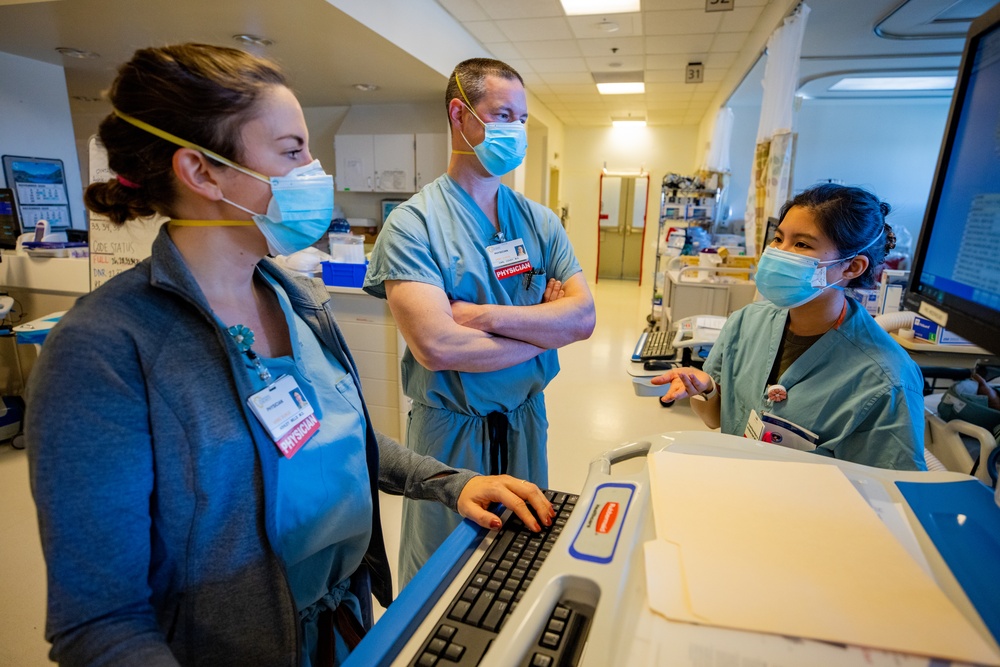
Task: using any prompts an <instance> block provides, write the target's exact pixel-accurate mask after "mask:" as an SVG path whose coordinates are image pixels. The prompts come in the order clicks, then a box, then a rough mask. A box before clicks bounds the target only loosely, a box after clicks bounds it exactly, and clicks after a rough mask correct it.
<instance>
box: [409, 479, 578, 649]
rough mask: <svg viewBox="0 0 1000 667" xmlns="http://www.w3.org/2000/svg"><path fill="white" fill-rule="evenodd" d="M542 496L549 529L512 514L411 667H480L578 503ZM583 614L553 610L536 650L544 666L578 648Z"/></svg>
mask: <svg viewBox="0 0 1000 667" xmlns="http://www.w3.org/2000/svg"><path fill="white" fill-rule="evenodd" d="M545 496H546V497H547V498H548V499H549V502H551V503H552V507H553V509H555V511H556V517H555V519H553V521H552V526H551V527H549V528H546V527H545V526H544V525H542V530H541V532H538V533H534V532H532V531H531V530H529V529H528V528H527V527H526V526H525V525H524V523H522V522H521V520H520V519H519V518H517V516H516V515H514V514H511V515H510V517H509V518H508V519H507V521H506V523H504V525H503V528H501V529H500V531H499V532H498V533H497V536H496V539H494V540H493V543H492V544H491V545H490V546H489V548H488V549H487V550H486V553H485V554H484V555H483V557H482V558H481V559H480V561H479V563H478V565H477V566H476V568H475V570H473V572H472V574H471V575H470V576H469V578H468V579H467V580H466V581H465V583H464V584H463V586H462V588H461V589H460V590H459V592H458V594H457V595H456V596H455V597H454V599H453V600H452V602H451V604H449V605H448V609H447V610H446V611H445V612H444V614H443V615H442V616H441V618H440V619H439V620H438V623H437V625H435V627H434V631H433V632H432V633H431V634H430V637H429V638H428V639H427V640H426V641H425V642H424V643H423V645H421V647H420V650H419V651H417V653H416V656H415V657H414V658H413V661H412V662H410V665H414V666H416V667H433V666H434V665H449V666H451V665H456V664H457V665H478V664H479V662H480V661H481V660H482V659H483V656H484V655H485V654H486V651H487V650H488V649H489V647H490V644H491V643H492V642H493V640H494V639H495V638H496V636H497V634H499V632H500V630H501V629H502V628H503V625H504V623H505V622H506V620H507V618H508V616H510V614H511V613H512V612H513V611H514V609H515V608H517V603H518V602H519V601H520V600H521V598H522V597H523V596H524V593H525V591H526V590H527V588H528V586H529V585H530V584H531V582H532V580H533V579H534V578H535V573H537V572H538V568H540V567H541V566H542V563H543V562H544V561H545V559H546V557H547V556H548V555H549V553H550V552H551V551H552V545H553V544H554V543H555V541H556V540H557V539H559V536H560V535H561V534H562V531H563V528H564V527H565V526H566V521H567V520H568V519H569V515H570V514H571V513H572V511H573V508H574V507H576V501H577V498H578V496H575V495H569V494H566V493H559V492H556V491H545ZM585 611H586V610H581V609H577V608H576V605H573V604H567V605H562V604H560V605H557V606H556V608H555V609H554V610H553V612H552V618H550V620H549V622H548V623H547V624H546V628H545V631H544V632H543V633H542V636H541V637H540V638H539V640H538V647H536V649H537V650H536V653H535V655H538V656H541V659H542V664H548V665H552V666H553V667H555V665H558V664H565V663H564V661H562V660H561V658H562V656H563V654H566V655H570V654H572V653H573V652H574V650H575V649H576V648H578V647H577V646H576V642H574V641H573V636H575V635H576V634H579V633H580V632H585V630H586V629H587V626H589V618H587V616H588V614H586V613H585ZM590 615H592V614H590ZM564 639H565V641H563V640H564ZM545 658H548V662H546V661H545ZM533 659H534V657H533V656H529V661H530V660H533ZM529 664H531V663H530V662H529Z"/></svg>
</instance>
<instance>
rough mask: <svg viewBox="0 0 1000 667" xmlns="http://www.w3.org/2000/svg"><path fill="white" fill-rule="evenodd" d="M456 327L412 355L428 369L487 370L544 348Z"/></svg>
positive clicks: (532, 355) (525, 358) (508, 364)
mask: <svg viewBox="0 0 1000 667" xmlns="http://www.w3.org/2000/svg"><path fill="white" fill-rule="evenodd" d="M458 329H459V331H455V332H454V333H453V335H451V336H446V337H444V338H442V339H441V340H439V341H436V342H434V343H430V344H425V345H423V346H422V349H421V354H418V353H417V351H416V350H413V356H414V357H416V359H417V361H418V362H420V365H422V366H424V367H425V368H427V369H428V370H432V371H444V370H449V371H460V372H463V373H488V372H491V371H498V370H502V369H504V368H510V367H511V366H516V365H517V364H520V363H522V362H525V361H528V360H529V359H534V358H535V357H536V356H538V355H539V354H540V353H542V352H544V351H545V349H544V348H542V347H538V346H536V345H532V344H530V343H525V342H524V341H520V340H514V339H512V338H504V337H502V336H494V335H492V334H488V333H485V332H482V331H478V330H476V329H470V328H468V327H458ZM462 330H464V331H462ZM412 349H413V348H411V350H412ZM421 357H423V358H421Z"/></svg>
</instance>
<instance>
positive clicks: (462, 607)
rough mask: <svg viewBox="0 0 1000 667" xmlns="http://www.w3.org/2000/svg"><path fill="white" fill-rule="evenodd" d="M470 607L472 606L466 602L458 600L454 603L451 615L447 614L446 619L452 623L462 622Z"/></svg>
mask: <svg viewBox="0 0 1000 667" xmlns="http://www.w3.org/2000/svg"><path fill="white" fill-rule="evenodd" d="M471 607H472V605H471V604H469V603H468V602H466V601H464V600H459V601H458V602H456V603H455V606H454V607H453V608H452V610H451V613H450V614H448V618H450V619H451V620H453V621H464V620H465V615H466V614H468V613H469V609H470V608H471Z"/></svg>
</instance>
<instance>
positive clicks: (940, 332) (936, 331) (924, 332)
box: [913, 315, 972, 345]
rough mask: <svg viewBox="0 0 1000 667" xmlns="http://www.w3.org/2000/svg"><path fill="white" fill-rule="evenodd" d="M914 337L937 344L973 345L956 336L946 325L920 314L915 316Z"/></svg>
mask: <svg viewBox="0 0 1000 667" xmlns="http://www.w3.org/2000/svg"><path fill="white" fill-rule="evenodd" d="M913 337H914V338H916V339H918V340H922V341H924V342H926V343H933V344H935V345H972V343H970V342H969V341H967V340H965V339H964V338H962V337H961V336H956V335H955V334H953V333H950V332H949V331H948V330H947V329H945V328H944V327H942V326H939V325H938V324H935V323H934V322H931V321H930V320H928V319H925V318H923V317H920V316H919V315H918V316H917V317H914V318H913Z"/></svg>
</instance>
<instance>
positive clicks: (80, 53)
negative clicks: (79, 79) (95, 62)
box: [56, 46, 101, 60]
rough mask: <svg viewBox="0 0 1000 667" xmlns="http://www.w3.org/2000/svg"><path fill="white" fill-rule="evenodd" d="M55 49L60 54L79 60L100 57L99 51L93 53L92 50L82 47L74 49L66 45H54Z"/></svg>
mask: <svg viewBox="0 0 1000 667" xmlns="http://www.w3.org/2000/svg"><path fill="white" fill-rule="evenodd" d="M56 51H58V52H59V53H60V54H61V55H64V56H66V57H67V58H79V59H81V60H88V59H93V58H100V57H101V54H100V53H94V52H93V51H84V50H83V49H74V48H71V47H68V46H59V47H56Z"/></svg>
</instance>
